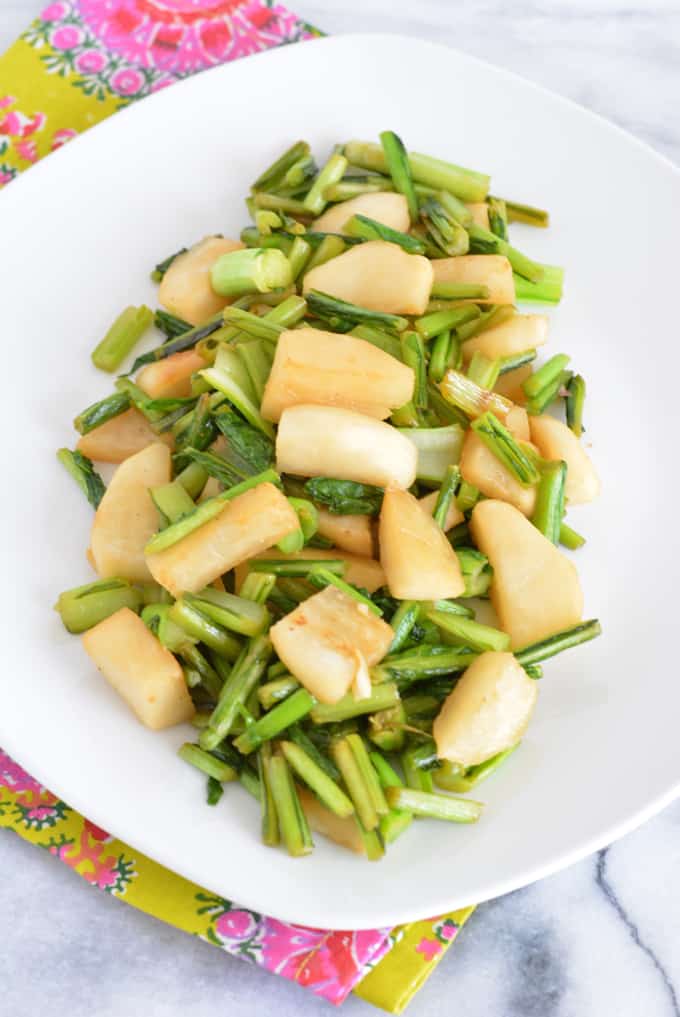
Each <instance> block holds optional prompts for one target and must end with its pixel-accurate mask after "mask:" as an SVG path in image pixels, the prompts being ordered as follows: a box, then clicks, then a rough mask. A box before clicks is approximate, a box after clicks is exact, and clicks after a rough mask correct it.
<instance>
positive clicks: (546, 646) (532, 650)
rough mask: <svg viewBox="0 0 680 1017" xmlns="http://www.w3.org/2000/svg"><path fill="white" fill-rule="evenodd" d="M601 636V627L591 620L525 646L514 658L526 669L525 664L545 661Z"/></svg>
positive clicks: (516, 652) (595, 620)
mask: <svg viewBox="0 0 680 1017" xmlns="http://www.w3.org/2000/svg"><path fill="white" fill-rule="evenodd" d="M601 634H602V627H601V625H600V623H599V621H598V620H597V619H596V618H593V619H591V620H590V621H585V622H581V623H580V624H579V625H574V626H573V627H572V628H570V629H565V630H564V632H557V633H555V635H554V636H548V638H547V639H541V640H540V642H538V643H532V644H531V646H525V647H524V649H522V650H516V651H515V656H516V658H517V660H518V661H519V663H520V664H521V665H522V667H526V665H527V664H538V663H539V662H540V661H542V660H547V659H548V657H554V656H555V654H557V653H562V651H563V650H569V649H571V647H572V646H580V645H581V643H587V642H588V641H589V640H590V639H595V637H596V636H599V635H601Z"/></svg>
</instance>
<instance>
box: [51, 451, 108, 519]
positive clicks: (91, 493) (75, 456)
mask: <svg viewBox="0 0 680 1017" xmlns="http://www.w3.org/2000/svg"><path fill="white" fill-rule="evenodd" d="M57 459H58V460H59V462H60V463H61V465H62V466H63V467H65V469H67V470H68V472H69V473H70V474H71V476H72V477H73V479H74V480H75V482H76V484H77V485H78V487H79V488H80V490H81V491H82V492H83V494H84V495H85V497H86V498H87V500H88V501H89V503H90V505H91V506H92V508H95V509H96V508H98V506H99V502H100V501H101V500H102V498H103V497H104V494H105V492H106V486H105V484H104V481H103V480H102V478H101V477H100V476H99V474H98V473H97V471H96V470H95V468H94V466H93V465H92V460H91V459H88V458H87V456H84V455H83V453H82V452H78V450H77V449H76V450H75V451H73V452H72V451H71V450H70V449H68V448H60V449H59V451H58V452H57Z"/></svg>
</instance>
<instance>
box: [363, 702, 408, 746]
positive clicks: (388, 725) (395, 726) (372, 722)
mask: <svg viewBox="0 0 680 1017" xmlns="http://www.w3.org/2000/svg"><path fill="white" fill-rule="evenodd" d="M405 724H406V712H405V710H404V705H403V703H397V705H396V706H391V707H390V708H389V710H379V711H378V712H377V713H372V714H371V715H370V717H369V718H368V737H369V738H370V739H371V741H372V742H373V744H374V745H377V746H378V748H379V749H382V750H383V752H399V750H400V749H402V748H403V747H404V740H405V737H406V735H405V732H404V725H405Z"/></svg>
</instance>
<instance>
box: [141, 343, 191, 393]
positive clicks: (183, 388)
mask: <svg viewBox="0 0 680 1017" xmlns="http://www.w3.org/2000/svg"><path fill="white" fill-rule="evenodd" d="M205 366H206V362H205V360H204V359H203V357H201V356H199V354H198V353H196V351H195V350H183V351H182V352H181V353H173V354H172V356H170V357H166V358H165V360H157V361H156V362H155V363H153V364H147V365H146V367H143V368H142V370H141V371H140V372H139V374H138V375H137V379H136V380H137V384H138V385H139V387H140V388H141V389H142V391H143V392H146V394H147V395H148V396H150V397H151V399H183V398H185V397H186V396H190V395H191V375H192V374H193V373H194V371H200V370H201V369H202V368H204V367H205Z"/></svg>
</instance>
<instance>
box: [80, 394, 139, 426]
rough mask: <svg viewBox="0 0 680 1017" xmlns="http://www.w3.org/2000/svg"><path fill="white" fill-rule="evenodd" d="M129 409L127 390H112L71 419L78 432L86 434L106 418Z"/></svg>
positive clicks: (104, 421) (111, 417)
mask: <svg viewBox="0 0 680 1017" xmlns="http://www.w3.org/2000/svg"><path fill="white" fill-rule="evenodd" d="M129 409H130V396H129V395H128V394H127V392H114V393H113V394H112V395H110V396H106V398H105V399H100V401H99V402H98V403H93V404H92V405H91V406H88V407H87V409H86V410H83V412H82V413H79V414H78V416H77V417H76V418H75V420H74V421H73V426H74V427H75V429H76V431H79V432H80V434H88V433H89V432H90V431H93V430H94V429H95V427H101V425H102V424H105V423H106V421H107V420H112V419H113V417H117V416H119V414H121V413H125V411H126V410H129Z"/></svg>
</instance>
